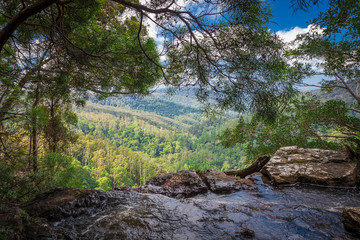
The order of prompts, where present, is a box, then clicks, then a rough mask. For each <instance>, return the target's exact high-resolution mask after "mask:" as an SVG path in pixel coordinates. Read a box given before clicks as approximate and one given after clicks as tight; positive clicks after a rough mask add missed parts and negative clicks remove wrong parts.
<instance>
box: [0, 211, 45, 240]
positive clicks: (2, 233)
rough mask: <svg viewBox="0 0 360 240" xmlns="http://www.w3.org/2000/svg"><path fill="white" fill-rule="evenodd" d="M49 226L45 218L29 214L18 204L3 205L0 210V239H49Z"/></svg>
mask: <svg viewBox="0 0 360 240" xmlns="http://www.w3.org/2000/svg"><path fill="white" fill-rule="evenodd" d="M50 237H51V227H50V226H49V224H48V223H47V222H46V220H45V219H42V218H38V217H33V216H30V215H29V214H28V213H27V212H26V211H25V210H23V209H21V208H19V207H18V206H9V205H8V206H6V207H5V206H4V205H2V209H1V211H0V239H7V240H12V239H14V240H15V239H29V240H31V239H49V238H50Z"/></svg>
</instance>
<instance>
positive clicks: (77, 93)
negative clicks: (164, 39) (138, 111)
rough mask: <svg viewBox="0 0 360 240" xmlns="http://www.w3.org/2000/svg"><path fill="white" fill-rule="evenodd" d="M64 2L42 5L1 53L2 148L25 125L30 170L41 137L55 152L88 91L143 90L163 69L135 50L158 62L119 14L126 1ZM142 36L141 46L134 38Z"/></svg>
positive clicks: (132, 23) (148, 43) (149, 44)
mask: <svg viewBox="0 0 360 240" xmlns="http://www.w3.org/2000/svg"><path fill="white" fill-rule="evenodd" d="M13 3H14V2H13ZM3 4H6V3H3ZM14 6H15V7H14ZM14 6H12V5H11V4H10V2H9V5H6V6H5V5H4V8H3V9H4V10H8V11H9V12H11V10H14V11H16V9H17V8H16V7H18V6H17V5H14ZM11 7H14V8H13V9H12V8H11ZM63 7H64V8H61V7H59V8H56V9H52V8H49V9H46V13H43V14H40V15H34V16H33V18H32V19H31V21H29V22H26V23H24V24H23V25H21V26H19V27H18V28H17V30H16V31H15V32H14V33H13V35H12V37H11V38H10V42H8V43H7V44H6V45H5V46H4V49H3V52H2V56H1V83H0V84H1V91H0V93H1V97H0V123H1V136H0V137H1V150H2V152H3V154H5V155H8V151H7V149H8V148H9V144H13V141H11V142H10V140H11V139H12V136H15V135H16V134H15V132H16V130H20V129H25V130H26V131H27V132H28V135H29V137H30V138H29V139H30V144H29V145H30V146H29V149H30V150H29V156H30V159H32V160H31V161H32V165H33V169H34V170H36V165H37V163H36V162H37V160H36V159H37V152H38V147H39V138H40V137H42V138H43V139H44V140H43V141H45V142H47V145H48V150H49V151H52V152H54V151H56V150H57V149H58V144H59V143H60V142H62V143H64V141H65V140H66V139H67V138H68V134H67V133H66V132H67V131H65V130H67V127H66V126H65V125H66V122H71V121H72V120H71V119H73V118H72V117H71V114H70V112H71V111H70V110H71V104H73V103H75V104H83V103H84V100H85V99H86V96H87V94H88V92H89V91H92V92H95V93H97V94H100V95H103V96H107V95H109V94H115V93H116V94H127V93H139V94H144V93H147V92H148V91H149V88H150V86H152V85H153V84H154V83H155V82H156V81H157V79H158V78H159V76H160V72H159V70H158V68H157V66H156V65H154V64H153V63H151V62H149V61H147V60H146V57H145V56H144V55H141V54H139V53H141V51H142V49H144V50H146V51H147V54H148V56H151V57H152V58H153V59H154V61H158V59H157V52H156V45H155V43H154V41H153V39H151V38H149V37H146V35H147V32H146V29H143V30H142V31H141V32H139V31H138V25H139V22H138V21H137V20H136V19H135V18H128V19H121V18H120V17H119V16H121V13H122V12H123V11H124V7H122V6H120V5H112V4H111V3H109V2H104V3H102V2H96V1H78V2H76V3H73V4H72V5H67V6H66V9H65V6H63ZM25 8H26V7H25ZM79 9H82V10H81V11H79ZM4 18H6V15H4V14H3V16H2V19H1V20H2V21H3V24H5V23H6V21H5V20H6V19H5V20H4ZM4 22H5V23H4ZM10 22H11V21H10ZM4 29H5V28H4ZM139 36H141V37H144V38H143V39H142V41H141V48H140V46H139V45H138V44H136V43H134V41H135V40H136V39H137V38H138V37H139ZM69 117H70V118H69ZM66 118H68V119H66ZM19 123H20V124H19ZM14 124H17V127H15V126H14ZM64 124H65V125H64ZM16 128H17V129H16ZM21 131H22V130H21ZM18 132H19V131H18ZM10 135H12V136H11V137H10ZM18 135H19V134H18ZM19 137H21V136H19ZM3 159H4V158H3ZM5 159H6V158H5ZM7 159H8V158H7Z"/></svg>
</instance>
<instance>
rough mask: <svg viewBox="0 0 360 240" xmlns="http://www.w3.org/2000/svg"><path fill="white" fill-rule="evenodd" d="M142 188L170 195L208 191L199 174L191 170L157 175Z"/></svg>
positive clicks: (149, 191)
mask: <svg viewBox="0 0 360 240" xmlns="http://www.w3.org/2000/svg"><path fill="white" fill-rule="evenodd" d="M153 184H154V185H153ZM140 189H141V190H140V191H141V192H143V193H157V194H163V195H166V196H168V197H192V196H195V195H197V194H199V193H205V192H207V191H208V188H207V186H206V184H205V183H204V182H203V181H202V179H201V178H200V177H199V175H197V174H196V172H194V171H190V170H184V171H180V172H177V173H169V174H162V175H159V176H156V177H154V178H153V179H150V180H149V181H148V182H147V185H145V186H142V187H141V188H140Z"/></svg>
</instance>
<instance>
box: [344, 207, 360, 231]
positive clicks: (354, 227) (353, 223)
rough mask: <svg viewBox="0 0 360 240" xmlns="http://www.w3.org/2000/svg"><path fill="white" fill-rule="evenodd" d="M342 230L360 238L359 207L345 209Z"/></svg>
mask: <svg viewBox="0 0 360 240" xmlns="http://www.w3.org/2000/svg"><path fill="white" fill-rule="evenodd" d="M342 222H343V224H344V228H345V229H346V230H347V231H349V232H353V233H355V234H357V235H359V236H360V207H346V208H345V209H344V211H343V214H342Z"/></svg>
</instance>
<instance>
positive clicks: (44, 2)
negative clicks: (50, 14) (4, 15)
mask: <svg viewBox="0 0 360 240" xmlns="http://www.w3.org/2000/svg"><path fill="white" fill-rule="evenodd" d="M56 2H58V0H41V1H38V2H37V3H34V4H32V5H30V6H28V7H26V8H24V9H23V10H21V11H20V12H19V13H18V14H16V15H15V16H14V17H13V18H11V20H10V21H9V22H8V23H7V24H6V26H5V27H4V28H3V29H2V30H1V32H0V53H1V51H2V49H3V47H4V45H5V43H6V42H7V41H8V40H9V38H10V36H11V35H12V34H13V33H14V32H15V30H16V29H17V28H18V27H19V26H20V25H21V24H22V23H24V22H25V21H26V20H27V19H28V18H29V17H31V16H33V15H35V14H37V13H39V12H41V11H43V10H44V9H46V8H48V7H49V6H51V5H52V4H54V3H56Z"/></svg>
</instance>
